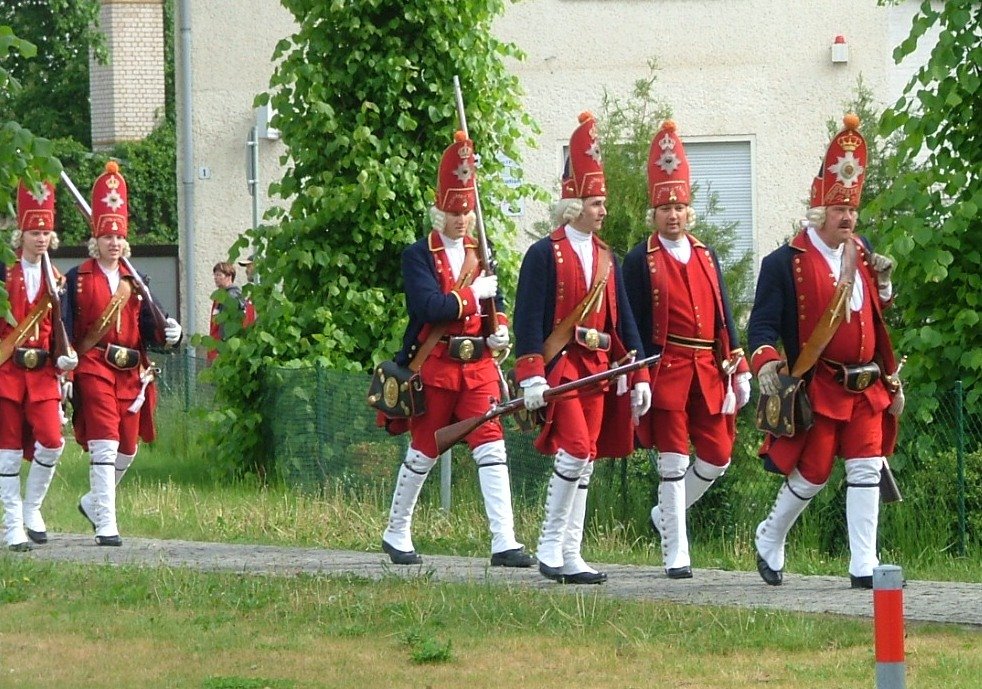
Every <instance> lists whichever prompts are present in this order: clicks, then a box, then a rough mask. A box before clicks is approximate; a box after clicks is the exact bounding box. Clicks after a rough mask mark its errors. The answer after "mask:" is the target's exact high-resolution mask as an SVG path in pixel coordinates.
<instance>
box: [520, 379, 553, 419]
mask: <svg viewBox="0 0 982 689" xmlns="http://www.w3.org/2000/svg"><path fill="white" fill-rule="evenodd" d="M548 389H549V384H548V383H547V382H546V381H545V379H544V378H542V377H539V376H537V377H535V378H530V379H529V380H523V381H522V396H523V397H524V398H525V408H526V409H528V410H529V411H535V410H536V409H542V407H544V406H546V404H548V402H546V400H545V398H544V397H543V395H545V394H546V391H547V390H548Z"/></svg>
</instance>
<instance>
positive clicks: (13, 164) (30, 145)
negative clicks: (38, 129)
mask: <svg viewBox="0 0 982 689" xmlns="http://www.w3.org/2000/svg"><path fill="white" fill-rule="evenodd" d="M36 52H37V49H36V47H35V46H34V45H33V44H32V43H30V42H29V41H26V40H24V39H21V38H18V37H17V35H16V34H15V33H14V31H13V30H12V29H11V28H10V27H9V26H6V25H4V24H0V94H3V93H8V94H12V95H13V96H16V94H17V93H18V92H19V90H20V83H19V82H18V80H17V79H16V78H14V76H13V75H12V74H11V72H10V71H9V70H8V69H7V64H8V59H9V58H10V57H11V56H16V57H17V58H18V59H29V58H31V57H33V56H34V55H35V54H36ZM0 104H2V97H0ZM0 112H3V113H5V114H4V115H2V116H0V215H3V214H5V213H6V214H8V215H11V216H13V215H15V210H14V202H15V201H16V193H17V185H18V184H19V182H20V181H21V180H24V182H25V184H28V185H36V184H38V183H40V181H41V180H42V179H47V180H53V179H55V178H57V177H58V175H59V173H60V172H61V163H59V162H58V159H57V158H55V157H54V156H53V155H52V147H51V142H50V141H48V140H47V139H45V138H42V137H38V136H34V134H32V133H31V131H30V130H29V129H27V128H26V127H23V126H21V125H20V123H18V122H17V121H16V120H14V119H10V118H9V116H8V115H7V114H6V113H7V112H8V111H7V110H5V109H2V110H0ZM13 259H14V256H13V252H12V251H11V250H10V245H9V244H7V243H6V242H2V243H0V261H2V262H3V263H10V262H11V261H13ZM9 308H10V304H9V302H8V300H7V291H6V288H5V286H4V284H3V283H0V317H2V316H3V314H6V313H7V311H8V310H9Z"/></svg>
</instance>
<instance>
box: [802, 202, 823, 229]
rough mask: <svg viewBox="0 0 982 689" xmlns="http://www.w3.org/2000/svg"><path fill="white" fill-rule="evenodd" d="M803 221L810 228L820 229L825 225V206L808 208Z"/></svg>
mask: <svg viewBox="0 0 982 689" xmlns="http://www.w3.org/2000/svg"><path fill="white" fill-rule="evenodd" d="M805 220H807V221H808V225H809V226H810V227H813V228H815V229H816V230H817V229H820V228H821V227H822V226H823V225H824V224H825V206H815V207H814V208H809V209H808V211H807V212H806V213H805Z"/></svg>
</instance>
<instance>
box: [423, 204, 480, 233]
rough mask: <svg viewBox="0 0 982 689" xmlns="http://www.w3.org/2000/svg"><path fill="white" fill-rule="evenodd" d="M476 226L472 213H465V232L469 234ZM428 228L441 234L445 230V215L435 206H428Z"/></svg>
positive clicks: (474, 216) (475, 218)
mask: <svg viewBox="0 0 982 689" xmlns="http://www.w3.org/2000/svg"><path fill="white" fill-rule="evenodd" d="M476 224H477V215H475V213H474V211H468V212H467V231H468V232H470V231H471V230H473V229H474V225H476ZM430 227H432V228H433V229H434V230H436V231H437V232H443V231H444V230H445V229H447V214H446V212H444V211H441V210H440V209H439V208H437V207H436V206H430Z"/></svg>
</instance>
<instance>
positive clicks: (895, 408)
mask: <svg viewBox="0 0 982 689" xmlns="http://www.w3.org/2000/svg"><path fill="white" fill-rule="evenodd" d="M906 404H907V399H906V398H905V397H904V386H903V385H901V386H900V387H899V388H897V393H896V394H895V395H894V396H893V401H892V402H890V406H889V408H888V409H887V411H888V412H890V413H891V414H893V415H894V416H896V417H897V418H900V415H901V414H903V413H904V406H906Z"/></svg>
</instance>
